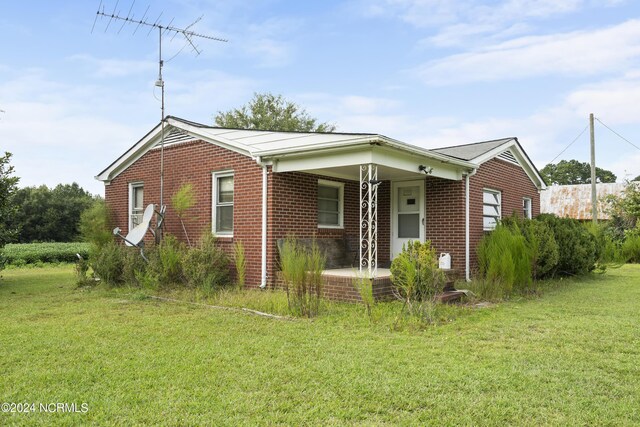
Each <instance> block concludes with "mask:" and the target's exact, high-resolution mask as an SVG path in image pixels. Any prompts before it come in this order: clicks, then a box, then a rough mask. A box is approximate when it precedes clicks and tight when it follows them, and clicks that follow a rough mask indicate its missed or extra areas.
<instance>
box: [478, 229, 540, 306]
mask: <svg viewBox="0 0 640 427" xmlns="http://www.w3.org/2000/svg"><path fill="white" fill-rule="evenodd" d="M477 252H478V264H479V269H480V274H481V276H482V278H483V279H485V280H487V281H488V282H489V283H491V284H493V286H494V287H495V288H496V289H495V290H494V291H493V292H492V293H493V294H494V295H495V296H498V297H503V296H508V295H510V294H511V293H512V292H513V291H514V290H525V291H526V290H529V289H530V287H531V284H532V273H531V271H532V269H531V266H532V264H533V260H534V255H533V250H532V249H531V247H530V246H529V245H528V244H527V240H526V239H525V237H524V236H523V235H522V233H521V232H520V229H519V227H517V226H514V227H513V228H510V227H509V226H506V225H503V224H498V226H497V227H496V228H495V229H494V230H493V231H492V232H491V233H489V234H487V235H485V236H484V237H483V238H482V240H481V241H480V244H479V245H478V249H477Z"/></svg>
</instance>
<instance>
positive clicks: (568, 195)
mask: <svg viewBox="0 0 640 427" xmlns="http://www.w3.org/2000/svg"><path fill="white" fill-rule="evenodd" d="M626 186H627V184H626V183H617V182H615V183H611V184H596V197H597V199H598V219H604V220H607V219H609V215H608V214H607V212H606V207H607V205H606V203H605V202H604V199H605V198H606V197H607V196H609V195H614V196H622V195H624V189H625V187H626ZM540 212H541V213H551V214H556V215H557V216H559V217H561V218H564V217H569V218H575V219H578V220H581V221H590V220H591V219H593V218H592V215H591V184H579V185H552V186H549V187H547V189H546V190H544V191H542V192H540Z"/></svg>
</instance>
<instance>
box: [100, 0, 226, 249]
mask: <svg viewBox="0 0 640 427" xmlns="http://www.w3.org/2000/svg"><path fill="white" fill-rule="evenodd" d="M119 2H120V0H117V1H116V5H115V6H114V7H113V11H112V12H111V13H108V12H105V8H104V5H103V4H102V0H100V4H99V5H98V11H97V12H96V18H95V19H94V20H93V26H92V27H91V33H93V30H94V29H95V27H96V22H97V21H98V18H100V19H101V20H102V19H109V22H107V25H106V27H105V29H104V32H105V33H106V32H107V30H108V29H109V26H110V25H111V23H112V22H114V21H115V22H122V25H121V26H120V29H119V30H118V34H120V32H121V31H122V29H123V28H124V27H125V26H126V25H127V24H130V25H135V26H136V28H135V30H134V31H133V34H135V33H136V32H137V31H138V29H140V27H146V28H149V32H148V33H147V36H148V35H149V34H151V32H152V31H153V30H155V29H157V30H158V80H156V83H155V86H156V87H159V88H160V90H161V93H162V95H161V101H160V103H161V107H160V109H161V120H160V126H161V132H160V206H161V207H162V206H164V200H163V197H164V118H165V114H164V80H163V79H162V67H163V65H164V61H163V59H162V36H163V35H165V34H173V36H172V37H171V40H173V39H174V38H175V37H176V36H177V35H178V34H180V35H181V36H182V37H184V39H185V40H186V41H187V44H186V45H185V46H187V45H190V46H191V48H192V50H193V52H195V54H196V55H200V52H201V50H200V48H198V46H197V45H196V43H195V42H194V39H196V38H200V39H207V40H215V41H219V42H224V43H226V42H227V41H228V40H226V39H223V38H219V37H213V36H209V35H207V34H202V33H197V32H195V31H193V30H192V29H191V28H192V27H193V26H194V25H195V24H197V23H198V22H200V20H201V19H202V16H200V17H199V18H198V19H196V20H195V21H193V22H192V23H191V24H189V25H187V26H186V27H185V28H179V27H176V26H174V25H173V21H174V18H172V19H171V21H169V23H168V24H167V25H164V24H163V23H162V22H161V21H160V19H161V18H162V12H160V15H158V17H157V18H156V19H155V20H154V21H150V20H148V19H149V16H148V15H147V14H148V12H149V7H150V6H147V9H146V10H145V11H144V14H143V15H142V17H141V18H140V19H137V18H136V17H135V16H134V14H133V13H132V11H133V6H134V5H135V3H136V2H135V0H133V2H132V3H131V6H130V7H129V12H127V15H126V16H123V15H121V14H120V10H118V4H119ZM203 16H204V15H203ZM183 49H184V47H183ZM181 51H182V50H180V52H181ZM180 52H178V53H177V54H176V55H178V54H179V53H180ZM158 238H159V236H158V235H156V240H157V239H158Z"/></svg>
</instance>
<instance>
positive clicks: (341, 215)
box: [316, 179, 344, 229]
mask: <svg viewBox="0 0 640 427" xmlns="http://www.w3.org/2000/svg"><path fill="white" fill-rule="evenodd" d="M321 186H323V187H333V188H337V189H338V225H332V224H320V221H319V220H318V228H334V229H341V228H344V182H337V181H329V180H326V179H319V180H318V190H319V189H320V187H321ZM319 211H320V205H319V204H318V203H317V198H316V214H319V213H320V212H319Z"/></svg>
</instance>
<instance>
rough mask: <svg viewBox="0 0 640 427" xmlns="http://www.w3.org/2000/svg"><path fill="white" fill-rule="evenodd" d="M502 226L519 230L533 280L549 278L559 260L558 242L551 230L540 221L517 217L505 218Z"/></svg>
mask: <svg viewBox="0 0 640 427" xmlns="http://www.w3.org/2000/svg"><path fill="white" fill-rule="evenodd" d="M502 224H504V225H506V226H507V227H509V229H510V230H513V231H516V230H519V231H520V232H521V233H522V235H523V236H524V238H525V239H526V241H527V246H528V247H529V249H530V251H531V257H532V259H531V274H532V277H533V279H534V280H540V279H543V278H545V277H549V276H550V275H551V274H552V273H553V272H554V269H555V267H556V266H557V265H558V260H559V259H560V252H559V248H558V242H556V239H555V237H554V235H553V231H552V230H551V228H550V227H549V226H548V225H547V224H546V223H544V222H542V221H536V220H530V219H524V218H521V217H519V216H517V215H515V214H514V215H513V216H511V217H509V218H505V219H503V221H502Z"/></svg>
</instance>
